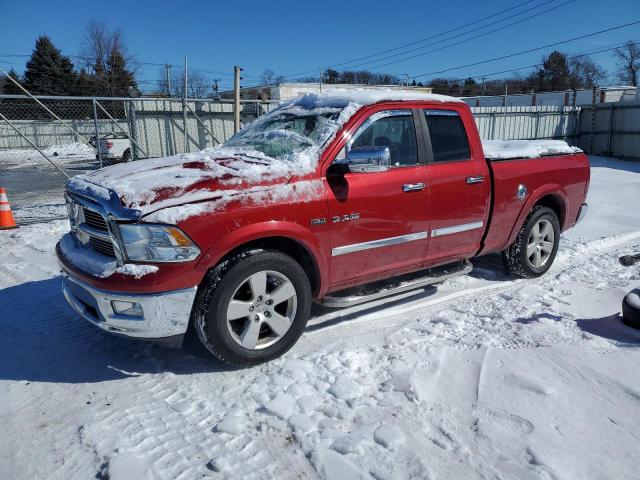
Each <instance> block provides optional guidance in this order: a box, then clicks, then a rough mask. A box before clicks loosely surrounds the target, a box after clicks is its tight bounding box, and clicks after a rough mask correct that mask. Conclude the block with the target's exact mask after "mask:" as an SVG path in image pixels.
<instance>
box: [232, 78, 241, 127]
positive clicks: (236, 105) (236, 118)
mask: <svg viewBox="0 0 640 480" xmlns="http://www.w3.org/2000/svg"><path fill="white" fill-rule="evenodd" d="M240 70H242V69H241V68H240V67H238V66H235V67H233V133H237V132H238V130H240Z"/></svg>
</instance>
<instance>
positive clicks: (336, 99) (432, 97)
mask: <svg viewBox="0 0 640 480" xmlns="http://www.w3.org/2000/svg"><path fill="white" fill-rule="evenodd" d="M383 101H420V102H439V103H444V102H457V103H464V102H463V101H462V100H460V99H459V98H455V97H449V96H447V95H437V94H435V93H424V92H414V91H410V90H401V89H394V88H389V89H379V90H369V89H364V88H345V89H333V90H330V91H329V92H326V93H307V94H305V95H302V96H301V97H297V98H295V99H292V100H289V101H288V102H285V104H290V105H300V106H304V107H305V108H318V107H327V108H330V107H333V108H336V107H337V108H340V107H345V106H347V105H348V104H350V103H351V104H357V105H371V104H373V103H378V102H383Z"/></svg>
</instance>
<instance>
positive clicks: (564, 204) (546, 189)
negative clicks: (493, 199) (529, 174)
mask: <svg viewBox="0 0 640 480" xmlns="http://www.w3.org/2000/svg"><path fill="white" fill-rule="evenodd" d="M547 195H553V196H554V197H555V198H556V200H558V203H559V204H560V205H561V214H560V218H559V220H560V224H561V225H566V224H567V221H566V220H567V218H566V217H567V212H568V211H569V204H568V200H567V192H566V191H565V189H564V188H563V187H562V186H561V185H559V184H557V183H549V184H545V185H542V186H540V187H538V188H536V189H535V190H534V191H533V192H531V193H530V194H529V197H528V198H527V200H526V201H525V203H524V205H523V206H522V209H521V210H520V214H519V215H518V219H517V220H516V222H515V224H514V226H513V229H512V230H511V234H510V235H509V239H508V240H507V243H506V246H508V245H511V244H512V243H513V242H514V241H515V239H516V236H517V235H518V232H519V231H520V229H521V228H522V225H524V221H525V220H526V219H527V216H528V215H529V213H530V212H531V210H532V209H533V207H534V206H535V205H536V203H538V202H539V201H540V200H541V199H542V198H543V197H546V196H547Z"/></svg>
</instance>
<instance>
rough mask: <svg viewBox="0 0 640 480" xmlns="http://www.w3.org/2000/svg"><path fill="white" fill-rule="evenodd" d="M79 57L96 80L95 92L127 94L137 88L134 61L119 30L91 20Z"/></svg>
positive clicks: (112, 94)
mask: <svg viewBox="0 0 640 480" xmlns="http://www.w3.org/2000/svg"><path fill="white" fill-rule="evenodd" d="M80 57H81V59H82V61H83V62H84V64H85V65H86V67H87V69H88V70H89V71H90V72H91V73H92V74H93V75H94V77H95V78H94V80H95V84H96V85H95V86H96V93H98V94H104V95H111V96H116V95H126V94H127V91H128V89H129V87H135V86H136V83H135V79H134V71H135V69H134V68H132V67H131V65H132V64H133V63H134V60H133V57H132V56H131V55H130V54H129V52H128V50H127V47H126V45H125V42H124V37H123V35H122V30H120V29H119V28H117V29H114V30H110V29H109V28H108V27H107V26H106V24H105V23H104V22H98V21H96V20H90V21H89V23H88V24H87V28H86V30H85V37H84V40H83V42H82V49H81V52H80Z"/></svg>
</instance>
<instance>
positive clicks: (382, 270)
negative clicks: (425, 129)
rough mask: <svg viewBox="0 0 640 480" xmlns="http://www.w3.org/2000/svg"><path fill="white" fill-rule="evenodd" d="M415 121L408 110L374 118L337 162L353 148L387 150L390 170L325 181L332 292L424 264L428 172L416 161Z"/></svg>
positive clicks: (363, 127)
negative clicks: (379, 148) (361, 281)
mask: <svg viewBox="0 0 640 480" xmlns="http://www.w3.org/2000/svg"><path fill="white" fill-rule="evenodd" d="M416 115H417V113H416ZM416 120H417V119H416V118H414V112H413V111H412V110H410V109H393V110H381V111H378V112H375V113H373V114H372V115H371V116H370V117H369V118H367V119H366V120H365V121H364V123H363V124H362V125H361V126H360V127H359V128H358V130H357V131H356V133H355V134H354V136H353V137H352V139H351V141H350V142H349V143H348V144H347V145H346V146H345V148H344V149H343V151H342V152H340V154H339V155H338V156H337V159H340V160H342V159H344V157H345V156H346V155H347V152H348V151H349V149H351V148H355V147H387V148H388V149H389V153H390V168H389V169H388V170H387V171H380V172H370V173H354V172H350V173H346V174H344V175H335V176H328V177H327V183H328V185H329V188H328V196H329V218H328V221H329V223H330V224H331V230H330V231H331V242H330V243H331V260H330V266H331V273H330V283H331V284H332V285H333V286H339V285H342V284H348V283H357V280H358V279H365V278H366V277H375V276H376V275H379V274H388V273H389V272H391V271H394V270H402V269H408V268H410V267H414V266H416V265H418V264H421V263H423V262H424V261H425V257H426V252H427V243H428V231H429V215H428V195H427V189H426V185H427V184H428V179H427V171H428V168H427V166H426V165H424V164H422V163H419V161H418V160H419V158H420V155H419V149H421V148H422V147H421V142H418V141H417V139H416V125H420V123H419V120H418V121H416Z"/></svg>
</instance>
